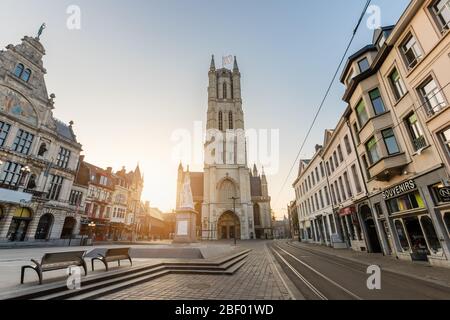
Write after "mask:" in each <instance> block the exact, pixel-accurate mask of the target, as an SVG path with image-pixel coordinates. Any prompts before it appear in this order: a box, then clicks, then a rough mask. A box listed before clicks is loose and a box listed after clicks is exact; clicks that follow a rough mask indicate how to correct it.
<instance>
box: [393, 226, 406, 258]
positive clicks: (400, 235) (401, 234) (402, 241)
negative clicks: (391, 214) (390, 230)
mask: <svg viewBox="0 0 450 320" xmlns="http://www.w3.org/2000/svg"><path fill="white" fill-rule="evenodd" d="M394 225H395V230H396V231H397V235H398V240H399V241H400V245H401V247H402V250H403V251H408V250H409V242H408V238H407V237H406V231H405V227H404V226H403V223H402V222H401V221H400V220H395V222H394Z"/></svg>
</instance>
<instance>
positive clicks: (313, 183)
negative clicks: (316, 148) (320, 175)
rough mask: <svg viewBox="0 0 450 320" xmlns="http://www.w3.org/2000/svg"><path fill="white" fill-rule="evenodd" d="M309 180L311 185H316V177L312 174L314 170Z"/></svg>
mask: <svg viewBox="0 0 450 320" xmlns="http://www.w3.org/2000/svg"><path fill="white" fill-rule="evenodd" d="M311 180H312V185H313V186H315V185H316V178H315V176H314V171H313V172H312V173H311Z"/></svg>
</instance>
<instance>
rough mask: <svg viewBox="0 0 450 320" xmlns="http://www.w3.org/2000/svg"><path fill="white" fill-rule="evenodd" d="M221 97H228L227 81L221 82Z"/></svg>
mask: <svg viewBox="0 0 450 320" xmlns="http://www.w3.org/2000/svg"><path fill="white" fill-rule="evenodd" d="M222 98H223V99H227V98H228V92H227V83H226V82H224V83H223V89H222Z"/></svg>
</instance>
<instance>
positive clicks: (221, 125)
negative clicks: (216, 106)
mask: <svg viewBox="0 0 450 320" xmlns="http://www.w3.org/2000/svg"><path fill="white" fill-rule="evenodd" d="M219 130H220V131H223V113H222V111H220V112H219Z"/></svg>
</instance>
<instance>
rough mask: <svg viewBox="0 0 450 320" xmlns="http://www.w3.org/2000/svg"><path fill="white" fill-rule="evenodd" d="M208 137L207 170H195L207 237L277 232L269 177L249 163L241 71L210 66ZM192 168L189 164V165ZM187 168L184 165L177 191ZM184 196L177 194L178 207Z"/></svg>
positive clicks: (193, 184)
mask: <svg viewBox="0 0 450 320" xmlns="http://www.w3.org/2000/svg"><path fill="white" fill-rule="evenodd" d="M208 75H209V87H208V111H207V126H206V129H207V137H206V143H205V166H204V172H193V173H190V177H191V189H192V193H193V199H194V202H195V209H196V211H197V212H198V213H199V216H198V218H197V226H198V228H197V229H198V236H199V237H201V238H202V239H214V240H218V239H233V238H238V239H255V238H264V239H266V238H271V237H272V220H271V215H270V213H271V208H270V196H269V194H268V185H267V179H266V176H265V174H264V172H262V174H261V175H260V174H259V173H258V170H257V169H256V167H255V168H254V170H253V172H252V171H251V170H250V169H249V168H248V165H247V152H246V143H245V138H244V139H242V137H245V134H243V130H244V129H245V126H244V112H243V109H242V96H241V73H240V71H239V67H238V64H237V61H236V59H235V61H234V67H233V70H229V69H226V68H222V69H218V70H217V69H216V66H215V62H214V57H213V58H212V60H211V65H210V70H209V74H208ZM188 170H189V169H188ZM184 174H185V171H184V169H183V167H182V166H181V165H180V167H179V169H178V181H177V195H178V194H179V190H180V188H181V184H182V181H183V179H184ZM178 205H179V199H177V207H178Z"/></svg>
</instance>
